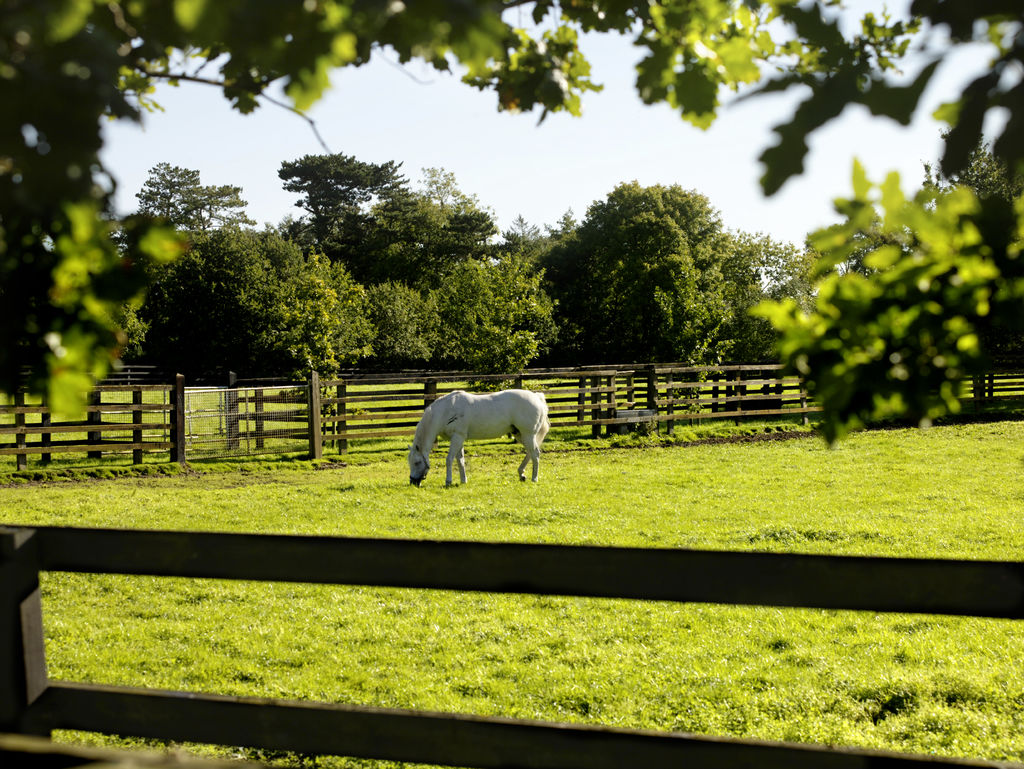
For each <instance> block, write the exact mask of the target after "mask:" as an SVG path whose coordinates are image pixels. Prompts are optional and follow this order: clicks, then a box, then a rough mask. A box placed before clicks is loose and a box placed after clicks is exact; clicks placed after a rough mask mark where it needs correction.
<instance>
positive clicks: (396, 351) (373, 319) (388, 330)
mask: <svg viewBox="0 0 1024 769" xmlns="http://www.w3.org/2000/svg"><path fill="white" fill-rule="evenodd" d="M366 312H367V318H368V319H369V321H370V323H372V324H373V350H372V354H371V356H370V360H372V361H373V362H374V363H376V364H377V365H380V366H382V367H385V368H392V369H395V368H398V369H401V368H406V367H409V366H414V365H423V364H424V363H426V362H427V361H429V360H431V358H432V356H433V354H434V348H435V346H436V344H437V333H438V332H437V325H438V323H439V319H438V316H437V307H436V303H435V301H434V297H432V296H430V295H427V296H426V297H424V296H423V295H421V294H420V292H419V291H416V290H415V289H413V288H410V287H409V286H407V285H405V284H404V283H398V282H395V281H386V282H384V283H378V284H376V285H372V286H368V287H367V289H366Z"/></svg>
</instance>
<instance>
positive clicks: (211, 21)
mask: <svg viewBox="0 0 1024 769" xmlns="http://www.w3.org/2000/svg"><path fill="white" fill-rule="evenodd" d="M517 5H519V3H518V2H516V0H505V1H504V2H503V1H502V0H472V1H471V2H462V1H461V0H460V2H454V1H450V0H444V1H443V2H436V3H409V4H401V3H377V4H366V3H357V2H355V1H354V0H317V1H316V2H312V1H311V2H303V3H299V2H297V0H294V1H290V2H286V3H265V2H257V0H225V1H224V2H216V3H215V2H206V1H205V0H175V1H174V2H156V0H131V1H130V2H128V1H126V0H121V1H118V0H113V2H107V1H106V0H103V1H102V2H101V0H10V1H9V2H7V3H6V4H5V5H4V8H3V11H2V12H0V62H2V64H0V101H2V102H3V103H4V104H8V105H17V108H16V109H9V110H6V111H4V113H3V116H2V117H0V212H3V213H2V219H0V228H2V241H0V292H2V293H0V298H2V299H3V301H2V302H0V308H2V310H0V329H2V330H3V334H4V337H3V338H4V339H5V340H11V341H12V342H13V340H17V343H12V344H5V345H4V346H3V347H4V351H3V353H2V357H0V377H2V378H0V387H2V388H4V389H6V390H10V389H12V388H13V387H14V386H16V384H17V379H18V376H19V374H20V371H21V369H22V367H28V369H29V370H30V372H31V386H32V387H34V388H36V389H40V388H42V387H43V386H44V383H45V382H47V381H51V382H52V383H53V388H56V389H58V390H60V391H61V393H62V394H63V395H64V396H66V397H73V392H74V390H75V389H76V388H77V387H80V386H81V385H82V384H83V383H84V382H85V381H87V379H88V377H89V376H92V375H96V374H98V373H101V372H102V371H103V370H104V368H105V366H106V364H107V362H108V361H109V359H110V356H111V353H112V351H113V352H114V353H115V354H116V347H117V344H118V333H117V330H116V328H115V323H114V317H115V315H116V313H115V311H114V308H116V307H120V306H121V305H122V304H124V302H125V301H126V300H128V299H131V298H133V297H135V296H137V294H138V291H139V289H140V288H141V287H142V285H143V283H144V279H145V275H146V270H145V263H146V262H147V261H150V260H153V259H159V258H163V257H166V256H169V255H171V254H173V252H174V251H175V250H176V249H177V248H178V246H177V241H176V239H175V237H174V235H173V234H172V233H168V232H166V231H163V230H160V229H159V228H156V227H155V226H154V225H153V224H152V223H145V222H136V223H134V224H133V225H132V229H133V233H132V234H131V236H130V237H129V238H128V239H127V242H128V244H129V245H130V246H131V249H132V250H131V251H128V252H125V254H123V255H122V254H119V253H118V252H117V251H116V250H115V249H114V248H113V246H112V243H111V236H112V228H111V227H110V226H109V225H108V224H106V223H105V222H104V217H109V215H110V214H111V195H110V193H111V186H112V182H111V180H109V179H108V178H107V175H106V174H105V172H104V169H103V166H102V164H101V163H100V161H99V149H100V147H101V144H102V137H101V133H100V120H101V118H103V117H113V118H118V119H129V120H138V119H139V117H140V114H141V112H142V110H144V109H149V108H153V107H154V106H155V105H153V103H152V101H151V97H150V94H151V91H152V89H153V86H154V84H155V83H157V82H163V81H167V82H172V83H176V82H180V81H182V80H188V81H194V82H205V83H209V84H211V85H214V86H216V87H219V88H220V89H222V91H223V93H224V96H225V98H227V99H228V100H229V101H230V102H231V103H232V104H233V105H234V107H235V108H237V109H238V110H239V111H240V112H242V113H248V112H251V111H252V110H254V109H255V108H257V106H258V105H259V103H260V99H261V98H263V97H264V96H265V93H266V91H267V89H268V88H270V87H271V86H274V85H278V84H280V85H282V86H283V87H284V90H285V93H286V95H287V98H288V99H289V101H290V103H291V105H292V106H293V107H294V108H295V109H296V110H299V111H301V110H304V109H306V108H308V107H309V106H310V105H311V104H313V102H314V101H315V100H316V99H317V98H318V97H319V96H320V95H321V94H322V93H323V91H324V90H325V89H326V88H327V87H328V84H329V82H328V80H329V78H328V74H329V72H330V70H331V68H333V67H339V66H348V65H353V66H357V65H359V64H362V63H364V62H366V61H367V60H369V58H370V57H371V56H372V54H373V52H374V50H375V49H381V48H388V49H391V50H392V51H394V52H395V54H396V55H397V57H398V59H399V60H400V61H401V62H406V61H409V60H410V59H412V58H414V57H415V58H419V59H422V60H423V61H425V62H427V63H429V64H430V65H431V66H433V67H435V68H437V69H439V70H445V71H447V70H451V69H453V68H459V69H460V71H461V72H462V74H463V75H464V78H465V80H466V81H467V82H468V83H470V84H472V85H474V86H476V87H481V88H489V89H492V90H494V91H495V93H496V94H497V98H498V104H499V106H500V107H501V108H504V109H510V110H529V109H533V108H535V107H539V108H540V109H541V110H542V115H543V114H546V113H547V112H550V111H558V110H567V111H569V112H571V113H579V111H580V107H581V96H582V95H583V94H584V93H585V92H587V91H589V90H593V89H594V88H595V87H597V86H596V84H595V83H594V82H593V81H592V80H591V78H590V70H589V66H588V63H587V61H586V58H585V55H584V54H583V52H582V51H581V50H580V45H581V42H580V41H582V40H584V39H585V35H584V34H581V33H598V34H612V33H615V34H622V35H626V36H629V37H631V38H632V39H633V41H634V42H635V43H636V45H637V46H638V47H639V48H640V49H641V50H642V52H643V53H642V58H641V61H640V63H639V65H638V66H637V79H636V87H637V91H638V93H639V94H640V96H641V98H643V99H644V100H645V101H647V102H649V103H656V102H666V103H668V104H670V105H672V106H674V107H675V108H676V109H678V110H679V112H680V114H681V115H682V116H683V118H684V119H686V120H688V121H690V122H691V123H693V124H695V125H699V126H707V125H709V124H710V123H711V121H712V120H713V118H714V116H715V114H716V112H717V110H718V108H719V105H720V102H721V98H722V95H723V93H724V92H725V91H727V90H729V89H732V90H739V89H740V88H744V90H745V93H744V98H753V97H757V96H760V95H763V94H772V93H778V92H782V91H788V90H793V91H797V92H800V93H801V94H802V98H803V101H802V102H801V103H800V104H799V106H798V107H797V108H796V110H795V111H794V113H793V115H792V116H791V117H790V118H789V119H788V120H787V121H785V122H784V123H783V124H781V125H780V126H778V127H777V129H776V133H777V136H778V142H777V143H776V144H775V145H773V146H771V147H768V148H767V149H766V150H765V151H764V152H763V153H762V156H761V158H762V160H763V162H764V164H765V173H764V176H763V177H762V184H763V187H764V189H765V190H766V191H767V192H769V193H771V192H774V191H775V190H777V189H779V187H780V186H781V185H782V184H783V183H784V182H785V181H786V179H788V178H790V177H791V176H793V175H794V174H797V173H799V172H800V171H801V170H802V167H803V161H804V158H805V156H806V153H807V141H808V137H809V135H810V134H812V133H813V132H814V131H816V130H818V129H819V128H821V127H822V126H824V125H825V124H826V123H828V122H829V121H830V120H832V119H834V118H835V117H837V116H838V115H839V114H840V113H841V112H842V111H843V110H844V109H845V108H846V107H847V105H850V104H859V105H863V106H864V107H866V108H867V109H868V110H870V112H871V113H872V114H873V115H876V116H885V117H889V118H892V119H894V120H896V121H898V122H900V123H902V124H907V123H908V122H909V121H910V119H911V117H912V115H913V113H914V111H915V110H916V109H917V107H918V104H919V101H920V98H921V95H922V93H923V92H924V90H925V89H926V87H927V86H928V85H929V84H930V83H931V82H932V81H933V80H934V79H935V77H936V73H937V71H938V70H939V65H940V63H941V61H942V59H943V58H944V56H945V54H946V53H947V49H948V46H944V45H936V44H932V40H933V33H934V30H939V29H941V31H942V32H945V33H948V36H949V40H950V41H951V43H952V45H953V46H964V45H968V44H974V43H978V44H981V45H984V46H987V47H988V50H990V51H992V53H993V56H992V59H991V61H990V63H989V64H988V65H987V66H982V67H981V69H980V72H978V73H974V75H976V76H974V77H973V80H972V81H971V82H970V83H969V84H968V85H967V86H966V87H965V88H964V90H963V92H962V94H961V96H960V98H959V99H957V100H955V101H954V102H952V103H950V104H947V105H945V106H943V107H942V108H941V109H940V110H939V112H938V113H937V114H938V117H939V118H940V119H942V120H945V121H946V122H948V124H949V125H950V129H949V132H948V134H947V136H946V140H945V150H944V153H943V157H942V160H941V169H942V173H943V174H946V175H951V174H955V173H957V172H959V171H961V170H962V169H963V168H965V167H966V166H967V165H968V161H969V156H970V153H971V151H972V149H973V148H974V147H976V146H977V144H978V142H979V141H980V140H981V138H982V127H983V124H984V122H985V121H984V118H985V115H986V114H987V113H988V111H989V110H992V109H1001V110H1005V112H1006V116H1007V119H1006V120H1005V122H1004V123H1003V125H1002V127H1001V128H1000V129H999V131H998V135H997V136H996V137H995V140H994V143H993V145H992V146H993V151H994V153H995V155H996V157H998V158H999V159H1000V160H1001V161H1003V162H1006V163H1007V164H1009V165H1010V166H1011V167H1014V168H1016V166H1017V164H1018V163H1019V162H1020V161H1021V160H1022V158H1024V99H1022V98H1021V97H1022V95H1024V89H1022V87H1021V84H1020V78H1019V67H1020V65H1021V63H1022V61H1024V38H1022V36H1021V35H1020V34H1019V25H1020V22H1021V12H1020V8H1019V3H1018V2H1017V1H1016V0H990V2H987V3H975V4H965V3H963V2H961V0H914V2H913V3H912V4H911V8H910V15H909V18H907V19H905V20H893V19H892V18H891V17H889V16H888V15H884V14H883V15H881V16H879V15H876V14H872V13H867V14H865V15H864V16H863V17H862V18H861V19H860V24H859V26H857V27H855V28H853V29H852V30H851V29H848V28H847V26H846V25H844V24H843V19H842V18H841V17H840V13H839V12H838V11H836V10H835V9H836V7H837V5H838V4H837V3H836V2H834V1H833V0H818V1H817V2H813V3H796V2H793V1H792V0H751V1H743V2H741V1H740V0H700V2H692V1H691V0H663V2H658V3H653V4H652V3H648V2H642V3H641V2H625V3H623V2H609V1H608V0H597V1H596V2H591V3H578V2H568V1H566V0H540V2H536V3H534V4H533V6H532V9H533V19H534V21H535V22H536V25H537V26H536V30H535V32H532V33H531V32H527V31H525V30H521V29H515V28H513V26H512V25H511V23H509V21H506V20H505V17H503V15H502V14H503V12H504V11H505V10H507V9H508V8H510V7H513V6H517ZM511 17H512V14H508V18H509V19H511ZM915 43H921V45H915V46H914V50H915V55H916V56H917V57H918V59H917V61H919V62H923V63H922V64H921V65H920V66H917V67H916V69H915V72H914V73H913V74H912V75H910V76H902V75H900V74H899V68H900V66H902V65H904V64H905V59H906V57H907V54H908V52H909V51H911V49H912V45H913V44H915ZM982 205H983V207H987V206H988V205H989V204H988V202H987V201H986V202H983V203H982ZM993 217H998V212H995V213H993ZM481 223H482V222H481V221H479V220H477V221H475V222H468V223H466V224H467V226H469V227H470V228H473V227H477V225H479V224H481ZM1004 239H1005V238H1004ZM679 268H680V269H682V266H681V265H680V266H679ZM684 271H685V270H684ZM72 275H73V276H74V278H73V279H71V282H73V283H74V288H71V289H70V290H69V285H68V281H69V279H70V278H69V276H72ZM357 277H359V276H358V275H357ZM658 304H659V308H660V309H659V312H660V313H661V316H662V317H661V318H660V320H662V321H664V320H665V319H666V318H667V317H668V316H669V315H672V316H673V317H676V316H678V315H679V314H680V313H681V312H682V308H680V307H674V306H672V300H670V299H668V298H665V297H662V298H661V299H660V300H659V302H658ZM700 322H701V323H703V324H704V325H705V326H708V327H713V326H714V325H715V320H714V314H713V313H712V314H711V315H707V316H706V317H704V318H702V319H701V320H700ZM680 328H681V327H680ZM684 336H685V335H684ZM693 343H694V340H693V339H676V340H674V341H673V342H672V345H674V346H675V347H676V348H677V349H678V348H680V346H682V347H686V346H687V345H692V344H693ZM670 346H671V345H670ZM698 352H699V354H705V353H707V354H711V350H710V348H709V349H707V350H705V351H703V352H700V351H698ZM53 388H51V389H53ZM826 389H827V388H826Z"/></svg>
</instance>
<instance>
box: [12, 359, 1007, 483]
mask: <svg viewBox="0 0 1024 769" xmlns="http://www.w3.org/2000/svg"><path fill="white" fill-rule="evenodd" d="M501 386H517V387H528V388H530V389H534V390H538V391H540V392H543V393H544V395H545V397H546V398H547V401H548V408H549V412H550V418H551V424H552V427H553V428H555V429H558V428H562V427H565V428H577V429H578V428H584V429H587V428H589V429H590V432H591V434H592V435H594V436H598V435H600V434H601V433H602V432H604V433H612V432H621V431H625V430H627V429H645V430H652V431H656V430H664V431H667V432H671V431H672V429H673V428H674V427H675V426H677V425H680V424H691V425H692V424H696V423H698V422H701V421H704V420H709V419H731V420H734V421H736V422H739V421H740V420H743V419H759V420H772V419H778V420H799V421H803V422H804V423H805V424H806V422H807V420H808V419H809V416H810V415H811V414H813V413H815V412H817V411H820V408H819V406H818V405H817V404H815V403H813V402H812V401H810V400H809V399H808V396H807V392H806V390H805V388H804V386H803V382H802V381H801V380H800V379H799V378H798V377H796V376H787V375H786V374H784V372H783V371H782V367H781V366H779V365H777V364H755V365H729V366H678V365H660V364H659V365H644V366H617V367H581V368H573V369H528V370H525V371H522V372H518V373H515V374H494V375H481V374H474V373H471V372H446V373H432V374H408V373H407V374H391V375H369V376H366V375H357V374H353V375H350V376H346V377H344V378H340V379H333V380H323V381H321V379H320V377H319V376H318V375H317V373H316V372H315V371H313V372H310V376H309V378H308V379H307V380H306V381H305V382H290V383H288V382H285V383H278V384H274V385H270V386H267V385H257V384H246V383H244V382H238V381H235V380H232V383H231V384H230V385H229V386H227V387H223V388H186V387H185V386H184V378H183V377H182V376H181V375H178V376H177V378H176V380H175V382H174V383H173V384H166V385H164V384H120V385H104V386H101V387H97V388H96V389H95V390H94V391H93V392H92V393H91V394H90V404H89V406H88V409H87V413H86V415H85V417H84V418H83V419H80V420H75V421H67V422H60V423H58V422H56V421H54V420H53V418H52V415H51V413H50V411H49V409H48V408H46V405H45V404H44V403H42V402H39V401H36V402H33V403H29V402H27V401H26V398H25V396H24V394H22V393H18V394H16V395H15V396H14V399H13V403H8V404H6V405H0V457H2V456H5V455H6V456H14V458H15V461H16V463H17V467H18V468H19V469H24V468H25V467H26V465H27V457H28V456H29V455H38V456H39V457H40V458H41V459H42V460H43V461H44V462H45V461H47V460H49V459H50V457H51V456H52V454H53V453H54V452H79V453H84V454H87V455H88V456H89V457H91V458H99V457H100V456H101V455H102V454H103V453H112V452H116V453H121V454H125V453H127V452H131V453H132V461H133V462H136V463H138V462H141V461H142V457H143V455H144V454H145V453H147V452H166V453H167V455H168V456H169V458H170V460H171V461H179V462H184V461H186V459H187V458H189V457H191V458H208V457H225V456H241V455H252V454H259V453H283V452H300V451H301V452H308V454H309V456H311V457H313V458H320V457H322V456H323V451H324V448H325V447H327V448H328V449H331V448H333V449H334V450H337V451H339V452H346V451H348V450H349V447H350V442H351V441H359V440H380V439H388V438H405V437H407V436H409V435H412V433H413V432H414V430H415V427H416V423H417V422H418V421H419V419H420V417H421V416H422V415H423V409H424V408H425V407H426V406H427V405H429V404H430V403H432V402H433V401H434V400H436V399H437V398H439V397H441V396H442V395H444V394H445V393H447V392H451V391H452V390H455V389H459V388H480V387H483V388H488V387H490V388H495V387H501ZM1008 399H1016V400H1024V374H1022V373H1016V372H994V373H990V374H986V375H984V376H979V377H977V378H975V379H974V380H973V382H972V385H971V390H970V393H969V395H968V397H967V398H965V401H967V402H968V403H969V404H972V405H969V406H968V408H971V407H973V409H974V410H976V411H977V410H983V409H989V408H991V407H993V406H994V405H995V404H997V403H998V402H1000V401H1003V400H1008ZM61 436H62V437H61Z"/></svg>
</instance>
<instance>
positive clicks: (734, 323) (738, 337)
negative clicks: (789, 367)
mask: <svg viewBox="0 0 1024 769" xmlns="http://www.w3.org/2000/svg"><path fill="white" fill-rule="evenodd" d="M813 266H814V260H813V253H812V252H810V251H808V250H803V251H801V250H799V249H797V248H796V247H795V246H793V245H792V244H789V243H780V242H778V241H775V240H773V239H772V238H770V237H768V236H767V235H760V234H759V235H751V234H749V233H743V232H740V233H736V234H733V235H730V237H729V242H728V246H727V247H726V249H725V253H724V257H723V259H722V263H721V267H720V269H721V272H722V280H723V288H724V292H725V302H726V307H727V310H726V320H725V322H724V324H723V326H722V331H721V336H722V338H723V340H725V346H724V350H725V356H726V357H727V358H728V359H729V360H733V361H739V362H743V363H753V362H756V361H769V360H775V356H776V354H777V353H776V350H775V342H776V336H777V335H776V333H775V331H774V329H773V328H772V326H771V324H770V323H769V322H768V320H767V319H765V318H762V317H758V316H754V315H751V313H750V310H751V309H752V308H754V307H755V306H756V305H758V304H759V303H760V302H762V301H764V300H767V299H774V300H781V299H783V298H787V297H788V298H791V299H793V301H794V302H795V303H796V304H797V306H799V307H801V308H804V309H809V308H810V306H811V303H812V301H813V284H812V269H813Z"/></svg>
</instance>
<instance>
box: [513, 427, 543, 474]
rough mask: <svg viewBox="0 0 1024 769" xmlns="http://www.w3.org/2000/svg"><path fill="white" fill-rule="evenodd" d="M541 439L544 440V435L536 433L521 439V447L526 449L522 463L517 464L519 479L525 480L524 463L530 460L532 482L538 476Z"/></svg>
mask: <svg viewBox="0 0 1024 769" xmlns="http://www.w3.org/2000/svg"><path fill="white" fill-rule="evenodd" d="M542 440H544V437H543V436H540V437H538V436H537V435H533V436H531V437H529V438H524V439H523V447H524V448H525V449H526V456H525V457H523V463H522V464H521V465H519V480H521V481H525V480H526V465H527V463H528V462H531V461H532V462H533V480H534V482H536V480H537V478H539V477H540V442H541V441H542Z"/></svg>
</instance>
